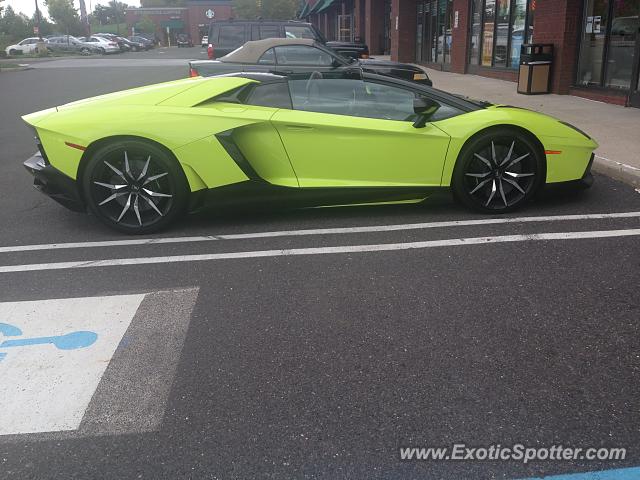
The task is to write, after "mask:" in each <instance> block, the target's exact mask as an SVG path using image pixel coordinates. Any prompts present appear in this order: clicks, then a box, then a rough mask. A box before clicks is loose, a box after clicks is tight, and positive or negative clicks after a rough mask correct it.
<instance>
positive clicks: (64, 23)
mask: <svg viewBox="0 0 640 480" xmlns="http://www.w3.org/2000/svg"><path fill="white" fill-rule="evenodd" d="M45 4H46V5H47V8H48V9H49V17H50V18H51V20H53V23H55V24H56V27H57V29H58V30H59V31H60V33H68V34H71V35H80V34H82V32H83V31H84V28H83V27H82V24H81V22H80V17H79V16H78V11H77V10H76V9H75V7H74V6H73V0H45Z"/></svg>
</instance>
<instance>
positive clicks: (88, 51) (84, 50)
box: [80, 48, 91, 55]
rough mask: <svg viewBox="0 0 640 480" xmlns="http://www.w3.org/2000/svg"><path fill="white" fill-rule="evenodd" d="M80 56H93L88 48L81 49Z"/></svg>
mask: <svg viewBox="0 0 640 480" xmlns="http://www.w3.org/2000/svg"><path fill="white" fill-rule="evenodd" d="M80 55H91V50H89V49H88V48H81V49H80Z"/></svg>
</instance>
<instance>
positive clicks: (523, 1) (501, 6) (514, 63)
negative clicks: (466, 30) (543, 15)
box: [469, 0, 536, 69]
mask: <svg viewBox="0 0 640 480" xmlns="http://www.w3.org/2000/svg"><path fill="white" fill-rule="evenodd" d="M471 5H472V11H471V45H470V48H469V63H470V64H472V65H481V66H483V67H495V68H511V69H516V68H518V65H519V63H520V47H521V46H522V44H523V43H531V42H532V41H533V15H534V12H535V5H536V2H535V0H473V1H472V4H471Z"/></svg>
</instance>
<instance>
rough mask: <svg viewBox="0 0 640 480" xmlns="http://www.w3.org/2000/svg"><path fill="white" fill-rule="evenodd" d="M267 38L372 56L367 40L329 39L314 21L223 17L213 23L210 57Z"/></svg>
mask: <svg viewBox="0 0 640 480" xmlns="http://www.w3.org/2000/svg"><path fill="white" fill-rule="evenodd" d="M265 38H308V39H312V40H315V41H317V42H320V43H322V44H324V45H326V46H327V47H329V48H331V49H333V50H335V51H336V52H338V53H340V54H341V55H343V56H345V57H352V58H369V47H367V46H366V45H365V44H364V43H355V42H327V40H326V39H325V38H324V37H323V36H322V33H320V31H319V30H318V29H317V28H316V27H315V26H314V25H312V24H311V23H304V22H297V21H291V20H289V21H283V20H280V21H278V20H256V21H250V20H239V21H236V20H223V21H215V22H211V24H210V25H209V47H208V49H207V53H208V55H209V58H210V59H213V58H216V57H223V56H224V55H226V54H228V53H230V52H232V51H233V50H235V49H236V48H238V47H240V46H242V45H244V44H245V43H246V42H248V41H249V40H263V39H265Z"/></svg>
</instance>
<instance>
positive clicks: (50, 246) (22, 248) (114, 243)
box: [0, 212, 640, 253]
mask: <svg viewBox="0 0 640 480" xmlns="http://www.w3.org/2000/svg"><path fill="white" fill-rule="evenodd" d="M638 217H640V212H617V213H592V214H584V215H553V216H544V217H513V218H504V217H501V218H485V219H477V220H452V221H446V222H428V223H407V224H397V225H372V226H364V227H338V228H314V229H307V230H282V231H275V232H256V233H236V234H223V235H201V236H192V237H170V238H136V239H127V240H105V241H97V242H68V243H45V244H37V245H16V246H6V247H0V253H11V252H30V251H37V250H59V249H65V248H96V247H121V246H134V245H153V244H165V243H193V242H211V241H219V240H245V239H252V238H273V237H294V236H306V235H335V234H349V233H371V232H395V231H401V230H422V229H428V228H447V227H467V226H474V225H501V224H511V223H535V222H559V221H572V220H602V219H613V218H638Z"/></svg>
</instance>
